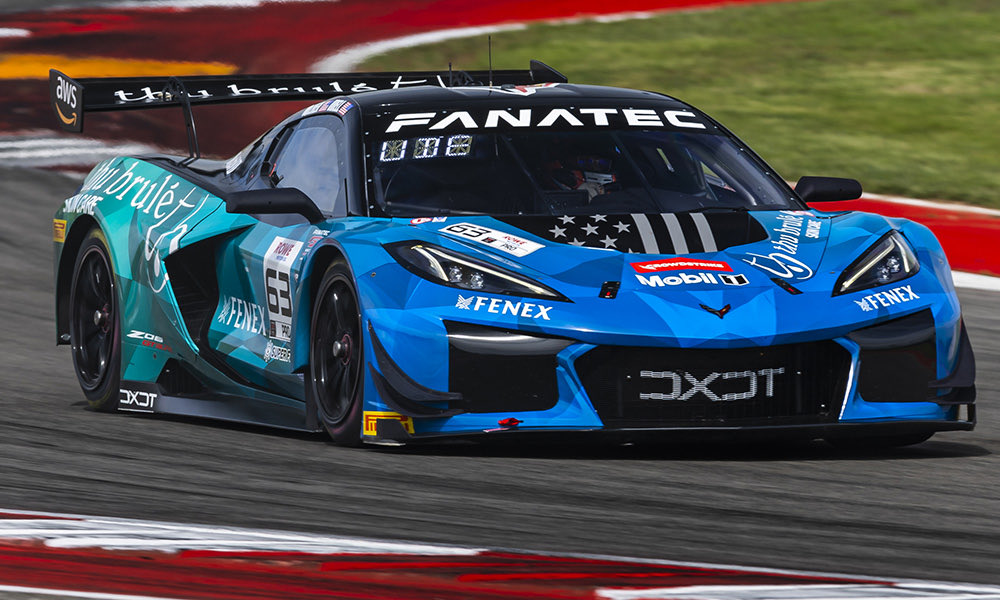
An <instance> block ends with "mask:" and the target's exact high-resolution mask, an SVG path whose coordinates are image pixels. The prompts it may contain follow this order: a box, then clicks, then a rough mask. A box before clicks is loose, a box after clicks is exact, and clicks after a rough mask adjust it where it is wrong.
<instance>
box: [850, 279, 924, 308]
mask: <svg viewBox="0 0 1000 600" xmlns="http://www.w3.org/2000/svg"><path fill="white" fill-rule="evenodd" d="M919 299H920V296H918V295H917V293H916V292H914V291H913V289H912V287H911V286H909V285H900V286H897V287H894V288H892V289H889V290H883V291H881V292H875V293H874V294H868V295H867V296H864V297H862V298H861V300H855V301H854V303H855V304H857V305H858V308H860V309H861V310H862V311H864V312H869V311H873V310H877V309H878V307H879V306H882V307H885V308H889V307H890V306H892V305H894V304H903V303H905V302H909V301H911V300H919Z"/></svg>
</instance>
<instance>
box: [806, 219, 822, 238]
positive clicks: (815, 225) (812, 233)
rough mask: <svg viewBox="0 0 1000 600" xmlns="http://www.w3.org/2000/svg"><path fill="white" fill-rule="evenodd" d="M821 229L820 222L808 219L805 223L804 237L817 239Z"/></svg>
mask: <svg viewBox="0 0 1000 600" xmlns="http://www.w3.org/2000/svg"><path fill="white" fill-rule="evenodd" d="M822 227H823V222H822V221H813V220H812V219H809V220H808V221H806V237H807V238H813V239H818V238H819V232H820V229H821V228H822Z"/></svg>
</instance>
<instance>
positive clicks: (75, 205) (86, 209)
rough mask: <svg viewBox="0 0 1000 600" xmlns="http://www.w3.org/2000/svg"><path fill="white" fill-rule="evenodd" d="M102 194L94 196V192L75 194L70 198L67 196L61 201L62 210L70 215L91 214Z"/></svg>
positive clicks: (101, 198)
mask: <svg viewBox="0 0 1000 600" xmlns="http://www.w3.org/2000/svg"><path fill="white" fill-rule="evenodd" d="M103 199H104V198H103V197H102V196H95V195H94V194H77V195H75V196H73V197H72V198H67V199H66V201H65V202H63V212H64V213H66V214H68V215H72V214H80V215H91V216H93V214H94V209H95V208H97V203H98V202H100V201H101V200H103Z"/></svg>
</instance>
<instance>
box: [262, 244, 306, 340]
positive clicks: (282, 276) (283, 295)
mask: <svg viewBox="0 0 1000 600" xmlns="http://www.w3.org/2000/svg"><path fill="white" fill-rule="evenodd" d="M301 248H302V242H300V241H297V240H291V239H288V238H283V237H276V238H274V240H273V241H272V242H271V245H270V247H268V249H267V252H266V253H265V254H264V288H265V290H266V291H267V316H268V323H269V330H268V337H270V338H271V339H274V340H279V341H283V342H287V341H289V340H291V339H292V285H291V275H290V274H291V269H292V263H293V262H295V258H296V257H297V256H298V254H299V250H300V249H301Z"/></svg>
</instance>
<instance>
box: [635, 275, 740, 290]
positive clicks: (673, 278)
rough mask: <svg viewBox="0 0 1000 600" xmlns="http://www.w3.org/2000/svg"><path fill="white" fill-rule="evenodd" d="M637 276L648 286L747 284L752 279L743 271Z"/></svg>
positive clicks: (640, 281)
mask: <svg viewBox="0 0 1000 600" xmlns="http://www.w3.org/2000/svg"><path fill="white" fill-rule="evenodd" d="M635 278H636V279H637V280H638V281H639V283H641V284H642V285H645V286H648V287H666V286H674V285H693V284H701V283H707V284H710V285H718V284H720V283H721V284H723V285H737V286H740V285H747V284H748V283H750V280H748V279H747V276H746V275H744V274H742V273H736V274H733V275H726V274H725V273H678V274H677V275H649V276H646V275H638V274H636V276H635Z"/></svg>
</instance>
